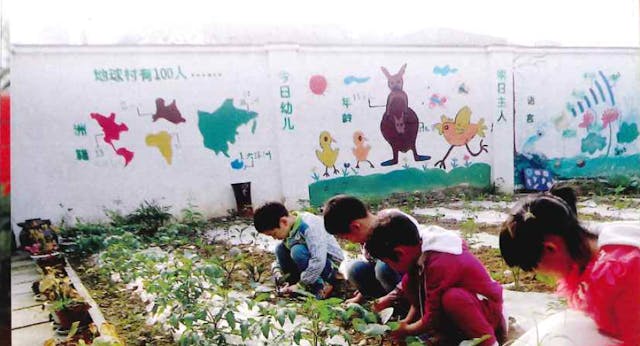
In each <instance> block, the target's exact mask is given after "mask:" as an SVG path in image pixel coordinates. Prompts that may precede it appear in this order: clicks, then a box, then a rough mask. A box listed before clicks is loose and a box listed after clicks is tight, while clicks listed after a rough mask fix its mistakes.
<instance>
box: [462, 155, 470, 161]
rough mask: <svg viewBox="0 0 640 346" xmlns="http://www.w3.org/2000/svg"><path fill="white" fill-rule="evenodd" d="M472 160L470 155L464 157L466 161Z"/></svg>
mask: <svg viewBox="0 0 640 346" xmlns="http://www.w3.org/2000/svg"><path fill="white" fill-rule="evenodd" d="M470 158H471V156H469V155H465V156H463V159H464V160H465V161H469V159H470Z"/></svg>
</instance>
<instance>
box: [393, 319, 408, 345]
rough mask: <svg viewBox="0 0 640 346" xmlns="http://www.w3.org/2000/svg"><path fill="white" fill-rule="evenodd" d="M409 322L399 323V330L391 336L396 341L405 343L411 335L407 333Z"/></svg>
mask: <svg viewBox="0 0 640 346" xmlns="http://www.w3.org/2000/svg"><path fill="white" fill-rule="evenodd" d="M407 325H408V324H407V322H405V321H400V322H398V329H396V330H394V331H392V332H391V333H390V336H391V338H392V339H393V340H395V341H403V340H404V339H405V338H406V337H407V336H409V334H408V333H407Z"/></svg>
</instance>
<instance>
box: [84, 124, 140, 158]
mask: <svg viewBox="0 0 640 346" xmlns="http://www.w3.org/2000/svg"><path fill="white" fill-rule="evenodd" d="M90 117H91V119H93V120H95V121H96V122H98V125H100V128H101V129H102V136H103V138H102V140H103V141H104V142H105V143H107V144H109V146H110V147H111V149H113V151H114V152H115V153H116V154H117V155H119V156H122V158H123V159H124V165H125V166H127V165H128V164H129V163H130V162H131V160H133V154H134V153H133V152H132V151H131V150H129V149H127V148H125V147H120V148H116V146H115V144H114V141H118V140H119V139H120V133H122V132H126V131H129V128H128V127H127V125H126V124H125V123H116V114H115V113H111V114H110V115H109V116H108V117H107V116H104V115H102V114H100V113H91V115H90ZM82 155H83V159H85V158H86V159H87V160H88V154H87V153H86V152H84V153H82ZM84 155H86V156H84Z"/></svg>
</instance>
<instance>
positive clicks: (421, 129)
mask: <svg viewBox="0 0 640 346" xmlns="http://www.w3.org/2000/svg"><path fill="white" fill-rule="evenodd" d="M415 69H416V70H418V69H419V67H418V66H416V67H415ZM380 70H381V71H382V75H383V76H384V79H385V80H386V88H385V89H384V90H386V94H385V102H384V103H382V102H380V101H377V102H376V101H372V98H373V97H372V96H371V93H372V92H373V93H376V94H379V93H380V92H381V91H382V90H383V89H382V88H381V87H380V86H379V85H376V86H375V88H373V90H372V85H370V83H369V82H370V80H371V78H370V77H368V76H356V75H354V74H347V76H346V77H344V78H343V85H344V87H345V88H346V86H348V85H351V87H350V89H348V90H349V92H350V93H351V94H352V95H353V96H352V97H342V99H341V102H342V106H343V107H344V113H343V114H342V121H341V123H340V125H341V126H346V128H347V129H349V130H350V131H349V133H350V136H351V140H352V142H353V145H350V144H348V143H340V142H339V141H336V139H335V135H334V132H336V133H338V132H340V133H344V131H343V130H342V129H341V128H337V129H331V128H325V129H323V131H321V132H319V133H318V136H319V149H318V148H315V149H314V151H315V154H316V157H317V159H318V161H317V162H318V163H319V164H320V167H319V168H317V167H316V168H314V169H312V174H311V176H310V177H311V179H312V181H311V183H310V184H309V199H310V202H311V204H312V205H321V204H322V203H323V202H324V201H325V200H327V199H328V198H330V197H331V196H334V195H336V194H339V193H349V194H353V195H357V196H360V197H365V198H366V197H378V198H380V197H384V196H387V195H389V194H392V193H395V192H412V191H428V190H431V189H435V188H441V187H447V186H454V185H458V184H463V183H464V184H468V185H469V186H474V187H480V188H483V187H489V186H490V184H491V183H490V177H491V168H490V166H489V165H488V164H486V163H483V162H473V158H474V157H477V156H480V155H481V154H483V153H488V149H487V148H488V145H487V144H485V143H484V137H485V136H486V132H487V125H485V123H484V121H485V120H484V118H482V117H477V116H474V115H472V110H471V108H470V107H469V106H463V107H462V108H460V109H459V110H458V111H457V113H456V115H455V117H454V118H449V117H447V116H446V115H442V116H441V117H440V122H437V118H436V117H435V116H434V115H433V114H432V113H433V112H439V113H440V114H442V113H443V112H444V113H445V114H446V113H447V112H448V111H449V108H448V107H450V102H451V99H450V98H449V97H447V96H446V95H445V94H444V93H443V92H438V91H437V90H435V87H436V85H440V84H442V82H443V80H444V81H446V82H444V84H445V85H448V86H449V88H452V90H453V94H454V95H457V96H456V97H460V98H464V97H466V96H467V95H468V94H469V87H468V85H467V83H466V82H465V81H463V80H461V79H460V78H461V77H459V74H458V71H459V69H458V68H456V67H451V66H450V65H439V66H435V67H433V69H432V72H433V74H432V75H431V76H432V77H431V78H433V79H435V80H436V83H433V84H432V81H429V80H425V81H423V83H420V84H422V85H423V86H422V87H421V88H420V89H422V95H421V96H418V97H416V98H417V99H419V102H416V105H417V106H419V107H420V108H421V109H422V111H421V112H429V113H431V114H429V113H423V114H418V113H417V112H416V111H415V110H414V108H413V107H412V105H411V104H410V102H409V101H410V98H409V94H408V93H407V92H406V91H405V88H404V86H405V77H406V74H405V73H406V71H407V63H404V64H402V65H401V67H400V68H399V70H398V72H396V73H395V74H393V73H391V72H389V70H388V69H387V68H386V67H385V66H381V67H380ZM380 70H378V72H377V73H380V72H379V71H380ZM318 76H319V75H318V74H316V75H313V76H312V77H311V79H310V83H309V85H310V90H311V92H312V93H313V94H314V95H324V94H323V93H324V92H325V90H324V88H325V87H326V85H331V79H330V78H329V79H328V81H327V82H324V81H323V82H321V83H320V82H319V81H318ZM314 78H315V79H316V81H315V82H314ZM325 79H326V78H325ZM314 83H315V84H319V85H320V86H321V87H322V88H319V87H318V86H317V85H316V86H313V84H314ZM434 84H435V85H434ZM432 86H433V87H434V89H432ZM358 88H362V90H363V92H361V91H359V90H358ZM320 89H322V92H320ZM412 90H415V89H412ZM367 91H368V92H367ZM376 99H377V98H376ZM365 101H366V102H367V104H366V106H367V107H362V108H357V110H356V108H352V107H353V106H354V105H356V104H360V103H361V102H365ZM456 101H459V100H456ZM454 104H455V103H454ZM381 108H382V109H384V111H383V112H381V111H380V109H381ZM362 109H364V110H365V112H366V113H367V114H364V115H362V116H364V117H367V119H372V120H368V121H373V119H376V118H378V119H380V120H379V124H380V125H379V129H380V132H379V133H378V134H373V135H374V136H375V137H376V141H374V142H372V141H371V140H370V137H369V136H365V131H363V129H362V128H358V127H355V126H358V125H357V123H355V124H354V125H351V124H352V123H354V122H353V117H354V116H355V115H354V114H355V113H354V112H356V111H360V110H362ZM381 113H382V114H381ZM380 114H381V116H380ZM358 116H360V115H359V114H358ZM340 125H339V126H340ZM351 126H354V127H351ZM370 130H371V128H370V127H368V130H367V131H370ZM436 130H437V131H436ZM341 138H342V137H341ZM478 138H479V140H478ZM435 143H438V145H436V146H434V145H432V144H435ZM425 144H426V145H425ZM444 145H446V148H448V150H446V149H445V151H443V152H442V153H441V154H439V153H437V154H438V155H442V156H441V157H442V159H441V160H439V161H437V162H436V163H435V164H433V166H432V165H431V162H430V159H431V156H432V155H434V154H436V152H429V153H426V152H422V151H421V149H419V148H421V147H427V148H435V147H440V146H444ZM456 147H462V148H461V149H460V152H459V153H455V150H454V149H455V148H456ZM341 149H342V150H341ZM389 149H391V150H389ZM349 151H350V154H352V155H349ZM463 151H464V153H463ZM452 152H454V153H452ZM454 154H455V155H454ZM372 157H377V158H379V157H383V158H384V159H383V160H381V161H378V164H374V161H373V160H372ZM390 169H391V170H390Z"/></svg>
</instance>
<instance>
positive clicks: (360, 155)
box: [351, 131, 373, 168]
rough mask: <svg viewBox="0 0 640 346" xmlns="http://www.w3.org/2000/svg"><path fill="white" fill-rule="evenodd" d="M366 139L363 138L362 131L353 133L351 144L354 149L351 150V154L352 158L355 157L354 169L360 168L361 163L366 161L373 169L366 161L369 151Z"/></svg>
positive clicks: (369, 147)
mask: <svg viewBox="0 0 640 346" xmlns="http://www.w3.org/2000/svg"><path fill="white" fill-rule="evenodd" d="M367 140H368V139H367V137H365V136H364V133H363V132H362V131H356V132H354V133H353V144H354V145H355V147H354V148H353V149H352V150H351V151H352V152H353V156H355V157H356V168H360V162H361V161H367V162H369V164H370V165H371V168H373V163H371V161H369V160H368V159H367V157H368V156H369V151H370V150H371V146H370V145H369V144H367V143H366V142H365V141H367Z"/></svg>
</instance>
